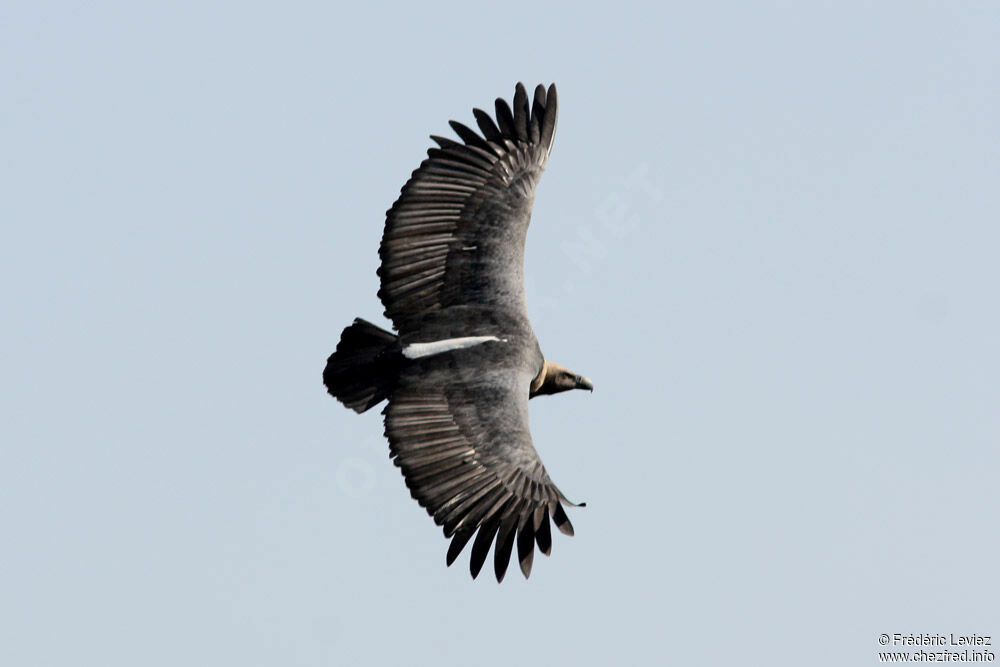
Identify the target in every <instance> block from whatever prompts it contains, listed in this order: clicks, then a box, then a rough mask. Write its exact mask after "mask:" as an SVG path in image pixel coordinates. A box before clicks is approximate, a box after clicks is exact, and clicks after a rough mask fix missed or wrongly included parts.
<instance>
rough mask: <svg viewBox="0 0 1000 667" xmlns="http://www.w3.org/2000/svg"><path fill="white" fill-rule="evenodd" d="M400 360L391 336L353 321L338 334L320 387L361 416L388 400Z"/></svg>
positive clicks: (365, 323)
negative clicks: (335, 345) (334, 350)
mask: <svg viewBox="0 0 1000 667" xmlns="http://www.w3.org/2000/svg"><path fill="white" fill-rule="evenodd" d="M400 356H401V355H400V348H399V341H398V338H397V337H396V335H395V334H393V333H390V332H388V331H386V330H384V329H380V328H378V327H377V326H375V325H374V324H372V323H371V322H366V321H365V320H362V319H361V318H357V319H355V320H354V324H352V325H351V326H349V327H347V328H346V329H344V332H343V333H342V334H340V343H338V344H337V351H336V352H334V353H333V354H332V355H330V358H329V359H327V360H326V370H324V371H323V384H325V385H326V388H327V391H329V392H330V394H331V395H332V396H334V397H335V398H336V399H337V400H338V401H340V402H341V403H343V404H344V405H346V406H347V407H349V408H350V409H352V410H354V411H356V412H364V411H365V410H367V409H369V408H371V407H373V406H375V405H378V404H379V403H381V402H382V401H383V400H385V399H387V398H389V395H390V394H391V393H392V390H393V389H394V388H395V386H396V378H397V376H398V374H399V360H400Z"/></svg>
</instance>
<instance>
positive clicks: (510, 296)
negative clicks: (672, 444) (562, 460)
mask: <svg viewBox="0 0 1000 667" xmlns="http://www.w3.org/2000/svg"><path fill="white" fill-rule="evenodd" d="M495 106H496V119H495V120H494V118H492V117H491V116H490V115H489V114H487V113H486V112H485V111H482V110H480V109H474V110H473V114H474V116H475V119H476V123H477V125H478V126H479V130H480V133H481V134H480V133H477V132H475V131H474V130H472V129H470V128H469V127H467V126H465V125H463V124H461V123H458V122H456V121H451V123H450V124H451V127H452V129H453V130H454V131H455V133H456V134H457V135H458V137H459V139H461V141H454V140H452V139H446V138H443V137H438V136H434V135H432V136H431V139H432V140H433V141H434V142H435V143H436V144H437V147H435V148H430V149H429V150H428V151H427V155H428V157H427V159H426V160H424V161H423V162H422V163H421V164H420V167H419V168H418V169H417V170H416V171H414V172H413V174H412V176H411V177H410V180H409V181H407V183H406V185H404V186H403V188H402V190H401V192H400V195H399V198H398V199H397V200H396V202H395V203H394V204H393V205H392V208H390V209H389V210H388V212H387V213H386V222H385V231H384V232H383V235H382V244H381V247H380V248H379V257H380V258H381V260H382V262H381V266H380V267H379V269H378V276H379V278H380V281H381V288H380V289H379V291H378V296H379V298H380V299H381V301H382V304H383V305H384V306H385V316H386V317H387V318H389V319H390V320H391V321H392V323H393V326H394V329H395V330H396V333H392V332H389V331H386V330H384V329H381V328H379V327H377V326H375V325H374V324H371V323H370V322H367V321H365V320H362V319H360V318H358V319H355V320H354V323H353V324H351V325H350V326H349V327H347V328H346V329H344V331H343V333H342V334H341V336H340V342H339V343H338V345H337V348H336V351H335V352H334V353H333V354H332V355H331V356H330V358H329V359H328V360H327V363H326V368H325V370H324V371H323V382H324V384H325V385H326V387H327V390H328V391H329V393H330V394H332V395H333V396H334V397H336V398H337V400H339V401H340V402H341V403H343V404H344V405H345V406H347V407H348V408H351V409H352V410H355V411H356V412H359V413H361V412H364V411H366V410H368V409H370V408H372V407H374V406H375V405H378V404H379V403H381V402H382V401H384V400H387V401H388V405H387V406H386V407H385V409H384V410H383V412H382V414H383V415H384V418H385V435H386V437H387V438H388V440H389V451H390V454H391V456H392V459H393V462H394V463H395V464H396V465H397V466H399V467H400V468H401V469H402V472H403V476H404V478H405V480H406V485H407V486H408V487H409V489H410V492H411V495H412V496H413V497H414V498H415V499H416V500H417V502H419V503H420V505H421V506H422V507H424V508H425V509H426V510H427V512H428V513H429V514H430V515H431V516H432V517H433V518H434V521H435V523H437V524H438V525H440V526H442V527H443V528H444V535H445V537H446V538H450V539H451V544H450V545H449V548H448V555H447V559H446V560H447V564H448V565H449V566H450V565H451V564H452V563H453V562H454V561H455V559H456V558H457V557H458V555H459V554H460V553H461V552H462V550H463V549H464V548H465V546H466V545H467V544H468V543H469V541H470V540H472V538H473V537H475V540H474V541H473V544H472V555H471V557H470V561H469V565H470V571H471V573H472V577H473V578H475V577H476V576H478V575H479V572H480V570H481V569H482V567H483V564H484V563H485V561H486V559H487V556H488V554H489V550H490V547H491V546H492V545H493V544H494V543H495V545H496V546H495V548H494V572H495V574H496V578H497V581H498V582H499V581H502V580H503V577H504V574H505V573H506V571H507V566H508V564H509V562H510V557H511V554H512V552H513V549H514V545H515V543H516V545H517V558H518V562H519V564H520V568H521V572H522V573H523V574H524V576H525V577H526V578H527V577H528V575H529V574H530V573H531V564H532V558H533V556H534V548H535V545H536V544H537V545H538V549H539V551H541V552H542V553H544V554H545V555H549V553H550V551H551V548H552V533H551V530H550V523H549V522H550V520H551V521H552V522H554V523H555V525H556V527H557V528H559V530H560V531H561V532H563V533H565V534H566V535H572V534H573V526H572V524H571V523H570V521H569V518H568V517H567V516H566V511H565V509H564V508H563V504H566V505H574V503H571V502H570V501H569V500H567V499H566V497H565V496H564V495H563V494H562V493H561V492H560V491H559V489H558V488H556V486H555V484H553V483H552V480H551V479H549V475H548V473H547V472H546V471H545V467H544V466H543V465H542V461H541V459H540V458H539V457H538V452H537V451H535V447H534V444H533V443H532V440H531V432H530V430H529V428H528V399H530V398H533V397H535V396H543V395H547V394H556V393H559V392H563V391H567V390H569V389H588V390H591V391H593V389H594V386H593V384H592V383H591V381H590V380H589V379H587V378H586V377H583V376H582V375H579V374H577V373H574V372H573V371H570V370H568V369H566V368H564V367H562V366H560V365H559V364H556V363H554V362H552V361H548V360H546V359H545V357H544V356H542V351H541V348H539V345H538V341H537V339H536V338H535V334H534V332H533V331H532V328H531V323H530V322H529V320H528V312H527V307H526V304H525V293H524V242H525V236H526V234H527V231H528V222H529V220H530V219H531V206H532V203H533V202H534V198H535V188H536V187H537V185H538V180H539V178H540V177H541V175H542V171H543V170H544V169H545V166H546V164H547V163H548V159H549V152H550V151H551V149H552V140H553V136H554V134H555V129H556V87H555V85H551V86H549V87H548V89H547V90H546V88H545V87H544V86H542V85H539V86H538V87H537V88H535V92H534V96H533V99H532V100H531V101H530V103H529V99H528V94H527V91H526V90H525V88H524V86H523V85H522V84H520V83H518V84H517V87H516V88H515V91H514V100H513V108H512V107H511V106H510V105H508V104H507V102H506V101H505V100H504V99H502V98H499V99H497V100H496V105H495ZM580 506H582V503H581V505H580Z"/></svg>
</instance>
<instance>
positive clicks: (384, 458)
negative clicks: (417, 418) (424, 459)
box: [0, 1, 1000, 667]
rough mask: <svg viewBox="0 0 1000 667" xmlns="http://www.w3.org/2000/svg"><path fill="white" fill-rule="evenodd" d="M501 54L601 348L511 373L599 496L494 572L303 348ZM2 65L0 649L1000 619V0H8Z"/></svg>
mask: <svg viewBox="0 0 1000 667" xmlns="http://www.w3.org/2000/svg"><path fill="white" fill-rule="evenodd" d="M355 4H357V3H355ZM518 80H521V81H524V82H525V83H526V84H527V85H529V86H533V85H534V84H536V83H539V82H545V83H548V82H551V81H555V82H556V83H557V85H558V86H559V100H560V118H559V128H558V130H557V134H556V141H555V147H554V151H553V154H552V159H551V161H550V164H549V169H548V171H547V173H546V174H545V176H544V178H543V180H542V183H541V185H540V188H539V193H538V199H537V201H536V206H535V215H534V218H533V224H532V228H531V231H530V232H529V236H528V258H527V269H526V272H527V278H528V298H529V309H530V311H531V315H532V318H533V322H534V325H535V330H536V333H537V334H538V337H539V339H540V341H541V343H542V348H543V350H544V351H545V353H546V355H547V356H549V357H551V358H553V359H556V360H558V361H560V362H561V363H564V364H566V365H567V366H569V367H571V368H573V369H575V370H578V371H580V372H582V373H585V374H586V375H588V376H590V377H591V378H592V379H593V380H594V382H595V384H596V386H597V388H596V391H595V392H594V393H593V394H592V395H591V394H587V393H584V392H573V393H571V394H568V395H562V396H556V397H550V398H542V399H539V400H538V401H533V406H532V429H533V433H534V438H535V443H536V445H537V448H538V450H539V451H540V453H541V456H542V458H543V460H544V461H545V464H546V466H547V468H548V470H549V472H550V474H551V475H552V477H553V479H554V480H555V482H556V483H557V484H558V485H559V486H560V488H562V490H563V491H564V492H565V493H566V494H567V495H568V496H569V497H570V498H571V499H574V500H578V501H580V500H585V501H587V502H588V505H589V506H588V507H587V508H586V509H582V510H576V511H572V513H571V515H570V516H571V519H572V521H573V523H574V525H575V527H576V529H577V535H576V537H574V538H565V537H563V536H561V535H556V536H555V543H554V547H553V551H552V556H551V557H550V558H547V559H545V558H542V559H538V558H536V561H535V567H534V570H533V572H532V577H531V580H530V581H528V582H525V581H524V580H523V579H521V578H520V575H519V573H517V572H516V570H515V571H512V572H511V573H510V574H509V575H508V577H507V579H506V580H505V581H504V583H503V584H502V585H501V586H497V584H496V583H495V581H493V580H492V579H491V578H490V577H489V576H483V577H481V578H480V580H478V581H472V580H471V579H470V578H469V576H468V572H467V567H468V556H467V555H466V556H464V557H463V558H462V559H460V561H459V562H458V563H457V564H456V565H455V566H453V567H452V568H450V569H448V568H445V566H444V557H445V552H446V549H447V542H446V541H445V540H444V539H443V537H442V536H441V533H440V530H439V529H438V528H437V527H436V526H434V524H433V523H432V521H431V520H430V518H429V517H428V516H427V515H426V514H425V512H424V510H422V509H421V508H420V507H418V506H417V504H416V503H415V502H414V501H413V500H412V499H411V498H410V497H409V493H408V491H407V489H406V488H405V486H404V484H403V481H402V478H401V476H400V475H399V472H398V470H397V469H396V468H394V467H393V466H392V465H391V463H390V461H389V458H388V454H387V446H386V443H385V441H384V440H383V438H382V435H381V434H382V426H381V423H380V417H379V415H378V414H377V411H372V412H370V413H368V414H365V415H364V416H361V417H359V416H357V415H355V414H353V413H350V412H348V411H347V410H345V409H344V408H343V407H341V406H340V405H339V404H337V403H336V402H335V401H333V400H332V399H331V398H330V397H329V396H327V395H326V394H325V391H324V389H323V387H322V385H321V381H320V375H321V371H322V368H323V364H324V361H325V358H326V356H327V354H328V353H329V352H330V351H331V350H332V348H333V346H334V345H335V344H336V341H337V338H338V336H339V333H340V330H341V328H342V327H343V326H345V325H346V324H348V323H349V322H350V321H351V319H352V318H353V317H355V316H362V317H366V318H368V319H372V320H373V321H376V322H383V320H382V319H381V317H380V314H381V310H382V309H381V306H380V304H379V303H378V300H377V298H376V296H375V292H376V289H377V287H378V283H377V278H376V276H375V269H376V266H377V262H378V257H377V247H378V242H379V239H380V237H381V233H382V224H383V216H384V212H385V210H386V209H387V208H388V207H389V205H390V204H391V203H392V201H393V199H394V198H395V197H396V195H397V193H398V191H399V188H400V186H401V185H402V184H403V182H404V181H405V180H406V178H407V177H408V175H409V173H410V171H411V170H412V169H414V168H415V167H416V166H417V164H419V162H420V160H421V159H422V156H423V154H424V150H425V149H426V148H427V147H428V146H429V145H430V141H429V139H428V138H427V135H429V134H431V133H435V134H447V133H448V132H449V130H448V126H447V121H448V120H449V119H452V118H454V119H457V120H460V121H463V122H467V123H468V122H471V121H472V114H471V109H472V107H473V106H479V107H483V108H489V105H491V104H492V101H493V99H494V98H495V97H496V96H499V95H502V96H505V97H507V98H509V97H510V96H511V95H512V94H513V89H514V83H515V82H516V81H518ZM0 81H2V84H0V117H2V120H0V189H2V196H0V216H2V220H3V242H2V243H0V274H2V275H0V277H2V282H0V284H2V308H3V320H4V325H3V327H2V328H0V350H2V353H0V377H2V381H0V387H2V391H3V395H2V402H3V406H4V407H3V410H2V411H0V424H2V433H3V446H2V449H0V500H2V512H0V542H2V547H0V663H2V664H4V665H46V666H47V665H53V666H56V665H59V666H65V665H74V666H76V665H95V666H100V667H117V666H128V667H133V666H134V665H144V666H154V665H164V666H166V665H170V666H175V665H179V664H180V665H191V664H203V665H241V666H242V665H282V666H288V665H402V664H419V665H435V666H446V665H501V664H511V663H512V662H513V661H517V662H519V664H539V665H554V664H572V665H609V664H635V665H646V664H664V663H666V664H684V665H762V664H768V665H838V666H841V665H862V664H877V651H878V650H879V645H878V642H877V637H878V635H879V634H880V633H883V632H884V633H889V634H892V633H897V632H899V633H911V632H912V633H941V634H947V633H956V634H969V633H974V632H975V633H980V634H992V635H995V636H997V635H1000V604H998V597H1000V596H998V593H1000V586H998V583H997V578H996V564H995V562H996V554H997V551H998V549H1000V539H998V537H997V535H996V524H997V508H998V507H1000V491H998V489H997V473H998V468H1000V451H998V443H1000V418H998V411H997V405H998V402H1000V389H998V380H1000V347H998V344H997V341H998V340H1000V312H998V308H997V292H998V288H1000V270H998V267H997V253H998V246H1000V231H998V224H997V223H998V220H1000V187H998V183H1000V123H998V119H1000V6H998V5H997V4H996V3H990V2H952V3H939V2H910V1H907V2H879V3H868V2H865V3H858V2H836V3H832V2H829V3H828V2H806V3H792V2H778V3H689V2H684V3H663V4H661V5H660V6H658V7H657V8H653V7H651V6H648V5H647V4H645V3H643V4H637V3H629V2H615V3H602V6H600V7H597V6H590V7H576V8H572V9H571V8H570V7H569V5H564V6H562V7H559V8H557V7H556V6H555V5H554V4H550V5H545V4H541V3H524V4H519V3H506V4H497V3H489V4H483V5H481V6H473V5H470V4H469V3H453V4H421V5H420V6H415V5H410V4H407V5H402V4H399V5H395V6H384V7H379V8H376V7H364V8H362V7H358V6H354V7H350V8H344V7H338V6H335V5H334V4H333V3H237V2H207V3H206V2H199V3H186V2H180V3H160V5H159V6H152V5H151V4H150V3H126V2H121V3H112V2H96V3H77V2H13V3H7V4H5V5H4V8H3V9H0ZM996 643H1000V637H996V638H995V641H994V644H996ZM994 650H996V649H994Z"/></svg>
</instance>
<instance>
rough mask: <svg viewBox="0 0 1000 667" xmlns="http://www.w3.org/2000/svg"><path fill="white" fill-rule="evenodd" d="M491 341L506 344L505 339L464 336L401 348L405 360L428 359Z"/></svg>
mask: <svg viewBox="0 0 1000 667" xmlns="http://www.w3.org/2000/svg"><path fill="white" fill-rule="evenodd" d="M491 340H495V341H498V342H501V343H506V342H507V339H505V338H504V339H501V338H497V337H496V336H465V337H464V338H446V339H444V340H436V341H434V342H433V343H413V344H412V345H407V346H406V347H404V348H403V356H404V357H406V358H407V359H419V358H420V357H429V356H431V355H432V354H441V353H442V352H451V351H452V350H461V349H463V348H466V347H472V346H473V345H482V344H483V343H488V342H489V341H491Z"/></svg>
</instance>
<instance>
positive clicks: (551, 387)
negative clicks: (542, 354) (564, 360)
mask: <svg viewBox="0 0 1000 667" xmlns="http://www.w3.org/2000/svg"><path fill="white" fill-rule="evenodd" d="M570 389H587V390H589V391H594V383H593V382H591V381H590V380H589V379H588V378H585V377H584V376H582V375H579V374H578V373H574V372H573V371H571V370H570V369H568V368H564V367H563V366H560V365H559V364H557V363H555V362H554V361H546V362H545V365H544V366H542V370H541V371H539V373H538V375H536V376H535V379H534V380H532V382H531V391H530V393H529V397H533V396H543V395H546V394H558V393H559V392H562V391H569V390H570Z"/></svg>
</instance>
